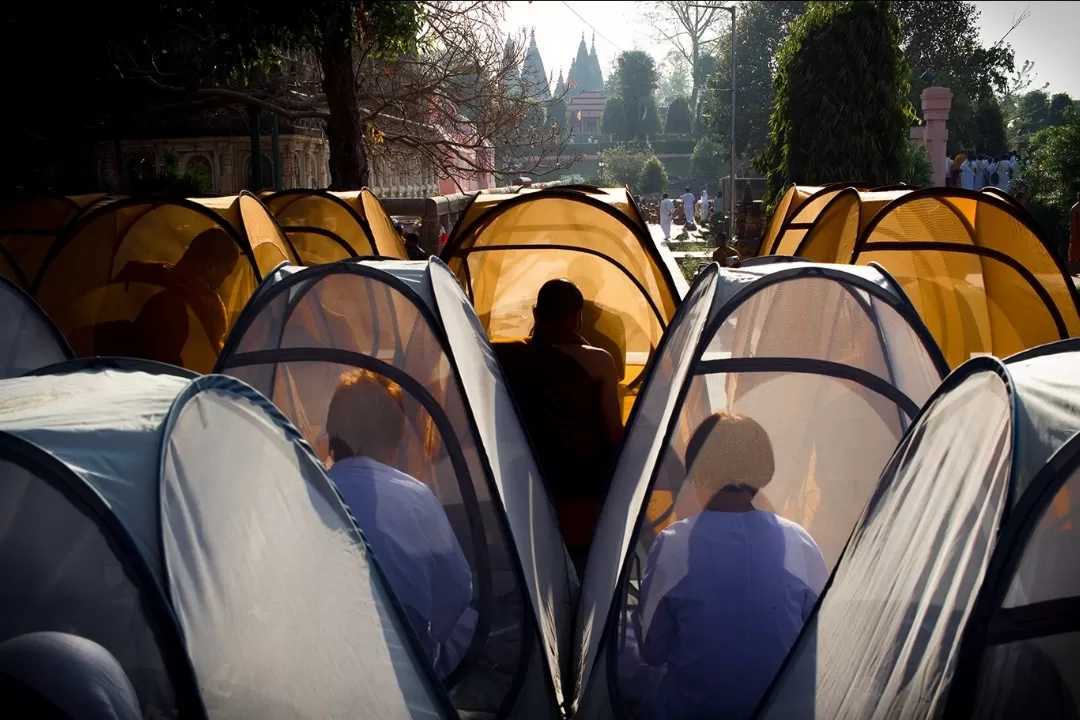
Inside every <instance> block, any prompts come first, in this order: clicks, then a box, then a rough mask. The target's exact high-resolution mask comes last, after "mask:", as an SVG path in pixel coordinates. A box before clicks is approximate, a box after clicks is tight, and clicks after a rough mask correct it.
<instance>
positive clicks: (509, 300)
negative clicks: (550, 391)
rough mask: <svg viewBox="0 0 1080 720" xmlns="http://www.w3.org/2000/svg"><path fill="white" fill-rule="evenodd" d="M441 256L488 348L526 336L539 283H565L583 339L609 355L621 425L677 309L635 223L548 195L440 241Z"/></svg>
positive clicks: (581, 196)
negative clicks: (575, 298)
mask: <svg viewBox="0 0 1080 720" xmlns="http://www.w3.org/2000/svg"><path fill="white" fill-rule="evenodd" d="M442 257H443V260H445V261H446V263H447V264H448V265H449V266H450V269H451V270H452V271H453V272H454V274H455V275H456V276H457V277H458V279H459V281H460V282H461V283H462V285H463V286H464V287H465V289H466V292H467V293H468V295H469V298H470V299H471V300H472V302H473V306H474V307H475V308H476V312H477V315H478V316H479V317H480V322H481V323H482V324H483V326H484V328H485V329H486V330H487V333H488V336H489V337H490V338H491V339H492V341H494V342H500V341H513V340H520V339H522V338H525V337H527V336H528V335H529V334H530V332H531V330H532V322H533V319H532V308H533V306H534V304H535V302H536V294H537V292H538V291H539V290H540V286H541V285H543V284H544V283H545V282H547V281H548V280H551V279H553V278H568V279H570V280H572V281H573V282H574V283H575V284H576V285H577V286H578V287H579V288H580V289H581V292H582V294H583V295H584V296H585V301H586V308H585V327H584V328H583V330H582V335H583V336H584V337H585V338H586V339H587V340H588V341H589V342H590V343H591V344H593V345H596V346H598V347H602V348H604V349H606V350H608V351H609V352H611V353H612V356H613V357H614V358H615V361H616V365H617V367H618V368H619V372H620V377H621V386H622V390H623V398H624V401H623V414H624V418H625V416H627V415H628V414H629V409H630V407H631V406H632V404H633V400H634V398H635V397H636V393H637V386H638V383H639V381H640V375H641V371H642V369H643V368H644V366H645V364H646V363H647V362H648V359H649V358H650V356H651V355H652V353H653V351H654V350H655V349H656V347H657V344H658V343H659V341H660V336H661V335H662V334H663V332H664V329H665V328H666V327H667V324H668V323H669V322H670V321H671V319H672V317H674V315H675V309H676V305H677V302H678V300H677V298H678V295H677V292H676V290H675V285H674V282H673V280H672V278H671V275H670V274H669V272H668V270H667V267H666V266H665V265H664V263H663V262H662V261H661V260H660V258H659V254H658V252H657V250H656V246H655V245H654V244H653V242H652V239H651V238H650V237H649V235H647V234H646V233H645V232H644V230H642V228H641V227H640V226H639V225H638V224H637V223H635V222H633V221H632V220H631V219H630V218H629V217H627V216H626V215H625V214H624V213H623V212H621V211H620V210H618V209H617V208H616V207H614V206H613V205H612V204H611V203H608V202H606V201H604V200H601V199H598V198H596V197H594V196H592V195H590V194H588V193H583V192H579V191H576V190H573V189H570V190H566V189H561V188H550V189H546V190H543V191H541V192H534V193H523V194H520V195H518V196H517V197H514V198H512V199H507V200H504V201H503V202H500V203H498V204H497V205H495V206H493V207H492V208H491V209H490V210H489V211H488V212H487V213H485V214H484V215H482V216H481V217H479V218H478V219H477V220H476V221H474V222H473V223H472V224H470V226H469V227H468V228H466V229H465V230H464V231H463V232H462V233H460V234H458V237H457V238H456V239H455V240H451V241H450V242H448V243H447V246H446V248H445V249H444V250H443V253H442Z"/></svg>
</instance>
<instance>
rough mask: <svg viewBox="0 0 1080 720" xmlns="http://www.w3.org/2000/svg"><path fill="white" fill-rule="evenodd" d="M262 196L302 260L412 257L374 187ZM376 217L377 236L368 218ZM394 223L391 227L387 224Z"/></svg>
mask: <svg viewBox="0 0 1080 720" xmlns="http://www.w3.org/2000/svg"><path fill="white" fill-rule="evenodd" d="M261 197H262V200H263V202H264V203H266V206H267V208H269V210H270V212H271V213H273V215H274V217H275V218H277V221H278V223H279V224H280V225H281V226H282V228H283V229H284V230H285V234H286V235H287V236H288V237H289V240H290V242H291V243H292V246H293V249H295V250H296V254H297V255H298V256H299V258H300V262H301V264H303V265H321V264H324V263H328V262H334V261H336V260H344V259H346V258H350V257H365V256H384V257H394V258H399V259H407V257H406V254H405V245H404V243H402V241H401V238H400V237H399V236H398V233H397V230H396V229H394V227H393V221H391V220H390V219H389V216H387V215H386V212H385V211H384V210H383V209H382V204H381V203H379V202H378V199H377V198H375V196H374V195H373V194H372V193H371V191H370V190H366V189H365V190H359V191H353V192H330V191H327V190H307V189H295V190H283V191H281V192H276V193H265V194H263V195H262V196H261ZM366 206H370V207H371V210H370V212H371V214H372V216H373V217H375V224H376V226H378V233H377V234H378V237H376V233H375V232H373V228H372V226H371V224H369V222H368V212H369V211H368V210H367V209H365V208H366ZM387 223H389V231H387V229H386V227H385V225H386V224H387Z"/></svg>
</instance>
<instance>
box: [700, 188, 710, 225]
mask: <svg viewBox="0 0 1080 720" xmlns="http://www.w3.org/2000/svg"><path fill="white" fill-rule="evenodd" d="M708 217H709V191H708V190H707V189H704V190H702V191H701V220H702V222H704V221H705V219H706V218H708Z"/></svg>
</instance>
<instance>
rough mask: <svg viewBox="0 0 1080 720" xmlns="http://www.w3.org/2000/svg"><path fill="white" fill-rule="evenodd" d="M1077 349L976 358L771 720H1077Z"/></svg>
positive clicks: (828, 600)
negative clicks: (890, 719)
mask: <svg viewBox="0 0 1080 720" xmlns="http://www.w3.org/2000/svg"><path fill="white" fill-rule="evenodd" d="M1078 500H1080V342H1078V341H1076V340H1067V341H1064V342H1058V343H1053V344H1050V345H1045V346H1042V347H1039V348H1036V349H1034V350H1032V351H1028V352H1025V353H1023V354H1021V355H1018V356H1015V357H1012V358H1010V359H1008V360H1006V361H1005V363H1004V364H1003V363H1002V362H1000V361H999V360H997V359H994V358H989V357H982V358H975V359H973V360H971V361H969V362H967V363H965V364H964V365H963V366H961V367H960V368H959V369H958V370H956V371H955V372H954V373H953V374H952V375H950V376H949V378H948V380H946V381H945V382H944V383H943V384H942V385H941V387H940V388H939V390H938V391H937V393H935V395H934V397H933V398H932V399H931V400H930V401H929V402H928V403H927V404H926V407H925V408H924V410H923V412H922V415H921V416H920V417H919V419H918V421H917V422H916V423H915V424H914V425H913V426H912V428H911V430H910V432H909V433H908V435H907V436H906V437H905V439H904V441H903V443H901V445H900V447H899V448H898V449H897V451H896V454H895V455H894V456H893V459H892V461H891V462H890V463H889V465H888V468H887V469H886V471H885V472H884V474H883V475H882V478H881V483H880V485H879V486H878V489H877V491H876V492H875V494H874V498H873V499H872V500H871V502H870V503H869V505H868V506H867V509H866V511H865V514H864V515H863V517H862V518H861V520H860V522H859V527H858V529H857V530H856V531H855V533H854V534H853V535H852V538H851V542H850V544H849V546H848V548H847V549H846V550H845V552H844V556H843V558H842V559H841V561H840V564H839V565H838V566H837V569H836V572H835V574H834V575H833V578H832V581H831V585H830V587H829V589H828V591H827V592H826V593H825V595H824V597H823V599H822V601H821V603H820V605H819V607H818V609H817V611H816V614H815V615H814V616H813V617H812V618H811V619H810V620H809V621H808V622H807V624H806V626H805V627H804V628H803V632H802V635H801V636H800V638H799V640H798V642H797V643H796V645H795V647H794V648H793V649H792V651H791V654H790V655H789V657H788V660H787V663H786V665H785V667H784V669H783V670H782V671H781V673H780V674H779V675H778V677H777V678H776V681H775V682H774V684H773V687H772V688H771V689H770V692H769V695H768V696H767V698H766V700H765V701H764V702H763V703H762V708H761V712H760V713H759V714H760V716H762V717H769V718H774V717H775V718H788V717H805V718H815V717H816V718H836V717H904V718H907V717H920V718H922V717H927V718H929V717H947V718H968V717H979V718H991V717H1032V718H1035V717H1037V718H1076V717H1078V716H1080V715H1078V709H1080V625H1078V618H1080V610H1078V607H1080V565H1078V563H1080V535H1078V533H1080V515H1078V505H1077V503H1078Z"/></svg>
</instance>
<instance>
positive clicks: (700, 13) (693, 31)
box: [649, 0, 728, 112]
mask: <svg viewBox="0 0 1080 720" xmlns="http://www.w3.org/2000/svg"><path fill="white" fill-rule="evenodd" d="M727 16H728V14H727V11H726V10H724V9H723V8H721V7H719V6H718V5H710V4H706V3H702V2H696V0H661V1H660V2H654V3H653V8H652V11H651V12H650V13H649V21H650V25H651V26H652V28H653V29H654V31H655V32H656V35H657V39H658V40H661V41H663V42H667V43H671V45H673V46H674V48H675V51H676V52H678V53H679V54H680V55H681V56H682V58H683V59H684V60H685V61H686V64H687V66H689V67H690V68H691V69H692V70H693V82H692V85H691V88H690V108H691V110H692V111H694V112H696V110H697V106H698V98H699V96H700V92H701V88H702V87H703V86H704V84H705V83H704V81H705V78H706V77H707V75H704V74H702V73H701V72H699V68H700V63H701V59H702V57H703V56H705V55H708V53H709V49H710V48H711V47H712V45H714V44H715V42H716V38H717V36H718V32H719V30H720V27H721V25H722V24H723V23H724V22H725V20H726V19H727Z"/></svg>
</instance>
